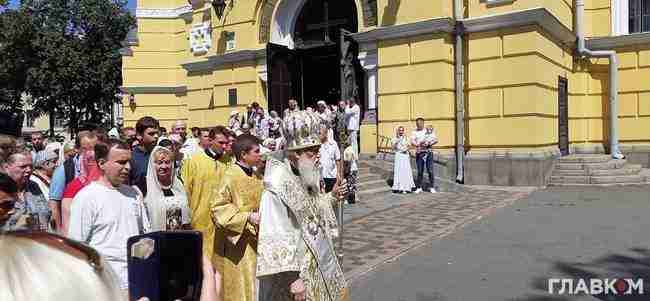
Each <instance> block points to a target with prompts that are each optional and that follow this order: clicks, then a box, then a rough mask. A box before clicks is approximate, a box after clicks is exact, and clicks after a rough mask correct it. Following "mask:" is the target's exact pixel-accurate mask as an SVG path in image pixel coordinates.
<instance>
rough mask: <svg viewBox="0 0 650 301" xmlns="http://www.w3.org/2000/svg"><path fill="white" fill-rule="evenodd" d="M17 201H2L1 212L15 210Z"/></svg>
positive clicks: (0, 204)
mask: <svg viewBox="0 0 650 301" xmlns="http://www.w3.org/2000/svg"><path fill="white" fill-rule="evenodd" d="M16 202H17V200H16V199H7V200H4V201H2V203H0V210H5V211H9V210H11V209H14V206H15V205H16Z"/></svg>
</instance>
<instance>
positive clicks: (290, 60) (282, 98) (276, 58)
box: [266, 43, 300, 114]
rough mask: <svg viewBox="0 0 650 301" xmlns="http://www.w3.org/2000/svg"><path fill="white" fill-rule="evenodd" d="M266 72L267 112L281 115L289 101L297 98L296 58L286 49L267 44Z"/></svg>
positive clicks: (293, 52)
mask: <svg viewBox="0 0 650 301" xmlns="http://www.w3.org/2000/svg"><path fill="white" fill-rule="evenodd" d="M266 57H267V60H268V61H267V62H268V66H267V70H268V89H269V91H268V93H267V95H268V97H269V111H276V112H277V113H278V114H282V112H284V110H285V109H286V108H287V106H288V105H287V104H288V101H289V99H291V98H297V96H298V94H299V93H298V92H299V91H300V90H299V88H300V87H299V86H298V85H297V84H296V83H298V80H297V78H298V77H297V76H298V72H296V71H297V67H298V66H297V63H298V57H297V56H296V52H295V51H292V50H289V49H288V48H287V47H284V46H281V45H276V44H272V43H269V44H268V45H267V47H266Z"/></svg>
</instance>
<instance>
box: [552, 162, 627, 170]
mask: <svg viewBox="0 0 650 301" xmlns="http://www.w3.org/2000/svg"><path fill="white" fill-rule="evenodd" d="M625 163H626V161H625V160H610V161H608V162H602V163H555V169H557V170H594V169H616V168H621V167H623V166H624V165H625Z"/></svg>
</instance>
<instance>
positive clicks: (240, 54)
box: [181, 49, 266, 72]
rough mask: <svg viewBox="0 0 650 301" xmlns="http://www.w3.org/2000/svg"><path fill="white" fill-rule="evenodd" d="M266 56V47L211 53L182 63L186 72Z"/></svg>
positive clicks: (212, 68)
mask: <svg viewBox="0 0 650 301" xmlns="http://www.w3.org/2000/svg"><path fill="white" fill-rule="evenodd" d="M265 56H266V49H257V50H239V51H233V52H229V53H225V54H219V55H211V56H208V57H207V58H206V59H203V60H200V61H191V62H187V63H184V64H181V66H183V69H185V70H187V71H188V72H197V71H209V70H214V69H216V68H217V67H219V66H221V65H225V64H232V63H237V62H244V61H253V60H257V59H260V58H263V57H265Z"/></svg>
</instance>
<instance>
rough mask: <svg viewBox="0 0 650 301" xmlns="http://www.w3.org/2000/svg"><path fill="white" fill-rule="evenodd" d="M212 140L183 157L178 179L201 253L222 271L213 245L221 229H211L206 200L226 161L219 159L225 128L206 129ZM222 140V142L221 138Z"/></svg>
mask: <svg viewBox="0 0 650 301" xmlns="http://www.w3.org/2000/svg"><path fill="white" fill-rule="evenodd" d="M210 138H211V139H212V144H211V145H210V147H209V148H207V149H205V150H201V151H200V152H197V153H195V154H194V155H193V156H191V157H190V158H189V159H186V160H185V161H183V167H182V168H181V179H182V180H183V185H184V186H185V191H186V192H187V199H188V200H187V201H188V205H189V207H190V210H191V211H192V222H191V223H192V229H194V230H197V231H200V232H201V233H202V234H203V254H204V255H206V256H208V258H210V259H211V260H212V265H213V266H214V267H215V269H217V271H219V272H223V259H222V258H221V257H220V256H219V254H215V248H214V246H215V245H221V244H222V243H221V241H222V240H223V232H215V227H214V223H213V222H212V214H211V210H210V203H211V202H212V200H213V199H214V196H215V193H216V192H217V189H218V188H219V187H220V185H221V181H222V180H223V178H224V174H225V171H226V165H224V164H222V163H221V162H219V158H221V157H222V156H223V154H224V152H225V150H224V146H223V145H224V143H227V142H228V138H227V137H226V135H225V128H223V127H216V128H214V129H212V130H211V131H210ZM224 141H225V142H224Z"/></svg>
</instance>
